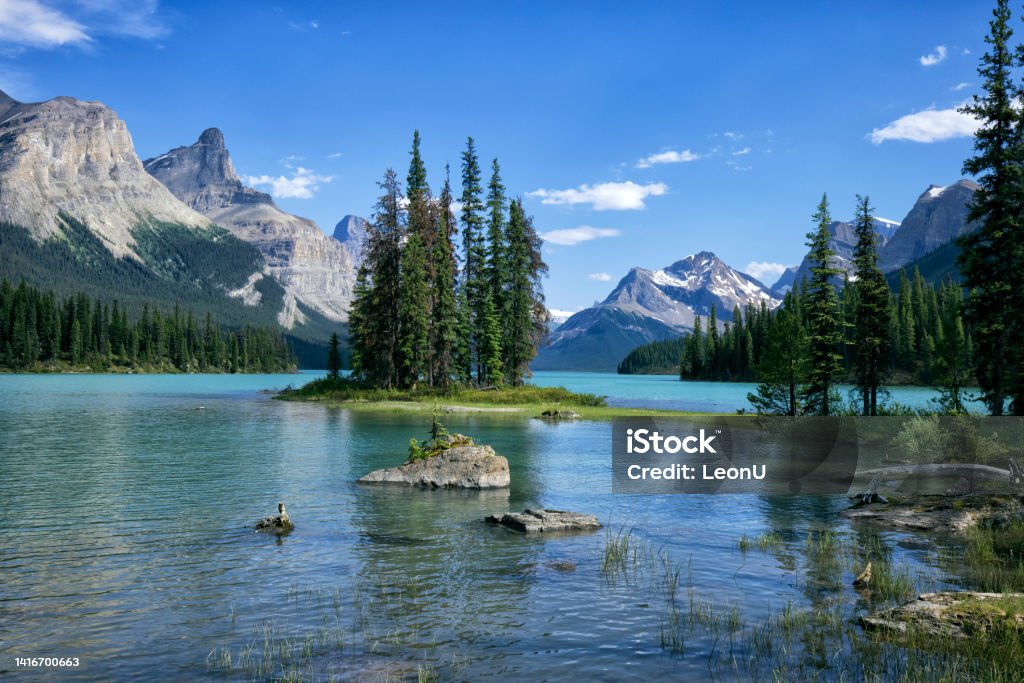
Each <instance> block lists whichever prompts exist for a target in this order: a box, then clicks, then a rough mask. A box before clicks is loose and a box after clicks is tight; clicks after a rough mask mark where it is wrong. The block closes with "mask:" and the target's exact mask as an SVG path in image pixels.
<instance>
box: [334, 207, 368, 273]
mask: <svg viewBox="0 0 1024 683" xmlns="http://www.w3.org/2000/svg"><path fill="white" fill-rule="evenodd" d="M368 228H369V223H367V221H366V219H365V218H360V217H359V216H352V215H349V216H345V217H344V218H342V219H341V220H340V221H338V224H337V225H335V226H334V239H336V240H337V241H339V242H341V245H342V246H343V247H345V251H347V252H348V255H349V258H350V259H352V263H353V265H354V266H355V267H356V268H359V264H360V263H362V261H363V244H365V242H366V231H367V229H368Z"/></svg>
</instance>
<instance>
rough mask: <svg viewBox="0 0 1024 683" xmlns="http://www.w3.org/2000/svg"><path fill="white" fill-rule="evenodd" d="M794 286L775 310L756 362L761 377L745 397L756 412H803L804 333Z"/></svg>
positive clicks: (785, 413)
mask: <svg viewBox="0 0 1024 683" xmlns="http://www.w3.org/2000/svg"><path fill="white" fill-rule="evenodd" d="M802 318H803V315H802V312H801V310H800V298H799V295H798V293H797V290H796V289H793V290H790V291H789V292H787V293H786V296H785V298H784V299H783V302H782V306H781V307H779V309H778V310H777V311H776V312H775V315H774V318H773V320H772V322H771V328H770V329H771V331H770V333H769V334H768V335H767V340H766V347H765V349H764V351H763V353H762V356H761V360H760V362H759V363H758V374H759V375H760V378H761V381H760V383H759V384H758V385H757V389H756V390H755V393H749V394H747V400H748V401H749V402H750V404H751V405H752V406H753V408H754V410H755V411H757V413H758V414H759V415H788V416H791V417H793V416H796V415H801V414H803V412H804V406H803V404H802V403H801V400H800V399H801V396H802V394H803V393H804V384H805V382H806V381H807V337H806V333H805V331H804V326H803V321H802Z"/></svg>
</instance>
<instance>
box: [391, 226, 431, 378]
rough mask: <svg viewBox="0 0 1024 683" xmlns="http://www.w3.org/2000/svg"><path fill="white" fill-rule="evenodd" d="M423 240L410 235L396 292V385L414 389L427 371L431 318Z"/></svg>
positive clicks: (403, 251)
mask: <svg viewBox="0 0 1024 683" xmlns="http://www.w3.org/2000/svg"><path fill="white" fill-rule="evenodd" d="M427 286H428V285H427V272H426V259H425V256H424V249H423V238H422V236H421V235H420V233H418V232H417V233H411V234H410V235H409V238H408V241H407V242H406V244H405V247H404V248H403V249H402V257H401V283H400V286H399V288H398V330H399V335H398V368H399V385H400V386H402V387H404V388H411V389H415V388H416V386H417V384H418V383H419V381H420V379H421V378H422V377H423V375H424V373H425V372H426V369H427V363H428V359H427V353H428V351H429V343H428V342H429V336H428V335H429V332H430V317H429V315H430V314H429V311H428V302H429V299H428V288H427Z"/></svg>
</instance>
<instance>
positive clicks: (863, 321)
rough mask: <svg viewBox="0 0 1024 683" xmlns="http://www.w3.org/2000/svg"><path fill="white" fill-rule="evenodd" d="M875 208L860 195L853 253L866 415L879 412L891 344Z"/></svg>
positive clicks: (859, 378) (858, 371)
mask: <svg viewBox="0 0 1024 683" xmlns="http://www.w3.org/2000/svg"><path fill="white" fill-rule="evenodd" d="M872 211H873V209H872V208H871V204H870V200H869V199H868V198H867V197H860V196H858V197H857V214H856V217H855V219H854V223H855V225H856V231H857V246H856V249H855V250H854V255H853V263H854V268H855V269H856V273H857V280H856V282H855V284H854V288H853V291H854V292H855V293H856V304H855V307H854V326H855V327H854V331H855V332H854V338H855V344H856V362H855V365H854V367H855V372H854V376H855V378H856V385H857V389H858V391H859V392H860V395H861V403H862V411H863V414H864V415H877V414H878V389H879V387H880V386H881V384H882V382H883V381H884V378H885V374H886V367H885V359H886V357H887V355H888V352H889V344H890V339H889V329H890V321H889V285H888V283H886V281H885V276H884V275H883V274H882V271H881V269H880V268H879V267H878V246H877V245H878V238H877V236H876V235H875V230H874V218H873V217H872V215H871V212H872ZM844 291H849V288H847V290H844Z"/></svg>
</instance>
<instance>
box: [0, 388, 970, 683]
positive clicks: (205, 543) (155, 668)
mask: <svg viewBox="0 0 1024 683" xmlns="http://www.w3.org/2000/svg"><path fill="white" fill-rule="evenodd" d="M304 379H306V378H305V377H302V378H299V377H296V376H294V375H281V376H180V375H179V376H112V375H98V376H89V375H35V376H19V375H3V376H0V474H2V478H0V524H2V525H3V528H4V530H5V531H4V534H3V536H2V537H0V577H2V581H0V674H3V673H12V672H15V671H17V673H18V674H19V675H20V676H23V677H29V678H34V677H37V678H39V679H42V680H64V679H77V680H124V679H128V678H138V679H140V680H190V679H195V678H209V679H210V680H225V679H227V680H251V679H256V680H271V679H276V678H280V677H282V676H284V675H285V674H286V673H287V672H288V671H289V668H288V667H289V666H292V667H298V668H299V670H300V672H301V674H302V676H303V677H304V680H310V679H325V680H326V679H329V678H331V677H335V678H340V679H345V680H348V679H353V680H402V679H405V678H412V679H413V680H415V678H416V675H417V671H419V670H429V671H432V672H436V673H437V675H438V676H439V677H440V678H441V679H442V680H474V681H475V680H481V679H490V680H530V681H532V680H542V679H544V680H566V679H570V678H574V679H582V680H624V679H632V680H651V679H656V678H665V677H671V678H673V679H677V680H678V679H682V680H704V679H706V678H707V676H708V664H707V661H708V656H709V653H711V652H714V651H716V648H718V644H717V643H716V642H715V641H714V639H713V638H712V637H711V636H710V635H707V634H701V633H700V632H697V633H694V634H691V635H690V636H688V638H689V640H688V641H687V648H686V654H685V655H682V656H680V655H679V654H678V653H677V654H672V653H670V652H666V650H665V649H664V648H663V646H662V642H661V633H662V629H663V627H664V625H665V619H666V612H665V609H664V602H665V598H664V596H663V595H661V594H660V593H659V592H658V590H656V588H652V586H653V585H654V584H657V583H658V581H657V580H653V582H652V581H648V580H644V579H642V578H639V577H637V576H635V575H633V576H631V577H630V576H626V577H619V578H616V577H615V576H613V575H610V574H609V573H608V572H607V571H605V570H604V569H603V568H602V557H603V550H604V545H605V538H606V536H605V533H604V532H599V533H594V534H584V535H576V536H567V537H540V538H538V537H527V536H524V535H518V534H515V533H512V532H507V531H505V530H502V529H500V528H495V527H490V526H487V525H485V524H484V523H483V522H482V518H483V517H484V516H485V515H487V514H490V513H497V512H505V511H509V510H522V509H523V508H524V507H526V506H534V505H543V506H548V507H555V508H567V509H572V510H579V511H583V512H589V513H593V514H596V515H597V516H598V517H599V519H601V520H602V522H604V523H606V525H607V526H608V528H610V529H612V530H615V531H618V530H620V529H633V530H634V531H633V533H634V535H635V537H636V538H637V539H642V540H643V541H645V542H649V543H650V544H651V547H656V548H659V549H661V551H662V552H663V553H665V554H666V556H668V557H670V558H671V560H672V562H674V563H678V564H679V565H681V566H683V567H685V570H684V573H683V575H684V579H682V581H684V582H685V585H686V586H688V590H689V591H690V595H691V596H694V595H696V596H697V599H699V600H706V601H708V603H709V604H713V605H715V606H717V607H718V608H721V609H731V608H733V607H735V608H736V609H737V610H739V611H740V612H742V615H743V618H744V620H746V622H747V623H754V622H756V621H757V620H759V619H763V618H765V617H766V616H767V615H768V614H769V613H770V612H773V611H778V610H781V609H783V608H784V607H785V606H786V605H787V604H789V603H793V604H795V605H797V606H810V605H815V604H818V603H819V602H820V600H821V588H820V585H819V583H818V582H816V581H814V580H811V579H812V578H813V577H814V576H815V574H814V572H815V571H816V570H815V568H814V565H813V563H811V562H809V560H808V559H807V557H806V556H805V555H804V553H803V550H802V548H803V541H804V538H805V537H806V534H807V532H808V530H810V529H830V530H834V531H836V532H837V533H841V534H847V533H852V530H851V529H850V527H849V526H848V525H847V523H846V522H843V521H841V520H840V518H838V517H837V515H836V512H837V511H838V510H839V509H840V508H842V507H844V506H846V505H847V502H846V501H845V500H843V499H837V498H811V497H803V498H774V499H773V498H767V497H758V496H718V497H714V496H687V495H674V496H644V497H639V496H622V495H614V494H612V493H611V477H610V471H609V464H610V438H611V433H610V426H609V425H608V424H607V423H596V422H579V423H574V424H550V423H545V422H541V421H538V420H532V419H526V418H523V417H519V416H472V415H452V416H450V419H449V420H448V422H449V425H448V426H449V428H450V429H452V430H453V431H460V432H464V433H468V434H471V435H473V436H474V437H475V438H476V439H477V440H478V441H481V442H485V443H490V444H492V445H493V446H494V448H495V449H496V451H497V452H498V453H500V454H502V455H505V456H506V457H508V459H509V462H510V468H511V474H512V486H511V489H510V490H509V491H500V492H483V493H481V492H475V493H474V492H465V493H463V492H445V491H407V490H395V489H382V488H367V487H362V486H358V485H356V484H355V483H354V481H355V479H356V478H358V477H359V476H361V475H362V474H364V473H366V472H367V471H369V470H371V469H375V468H377V467H381V466H387V465H391V464H396V463H397V462H399V461H401V460H402V459H404V457H405V452H406V447H407V444H408V440H409V437H410V436H412V435H418V436H421V437H422V436H424V432H425V431H426V427H427V425H426V424H424V422H423V418H422V416H412V415H402V414H386V415H384V414H369V413H353V412H349V411H347V410H344V409H331V408H324V407H323V406H319V405H310V404H297V403H286V402H280V401H274V400H271V398H270V396H268V395H267V394H265V393H261V390H263V389H272V388H281V387H284V386H287V385H288V384H297V383H299V380H304ZM563 380H564V381H566V383H567V384H569V385H570V387H572V388H574V389H579V390H588V391H589V390H596V391H598V393H605V394H609V395H612V396H614V398H615V400H616V401H619V400H622V401H625V400H631V399H633V398H643V399H644V400H652V401H661V402H665V403H666V404H668V402H673V401H679V402H680V405H681V406H683V407H691V406H695V405H702V404H701V402H705V401H713V402H716V403H715V405H725V404H726V403H728V402H729V401H730V400H732V399H730V398H729V396H733V397H735V396H736V395H738V392H740V391H742V390H741V389H740V388H739V387H738V386H736V385H729V386H727V387H724V388H723V387H705V386H703V385H695V384H682V383H678V382H669V381H667V380H664V379H662V378H636V377H629V378H616V377H615V376H606V377H605V380H604V383H603V384H598V382H599V381H600V380H599V378H596V377H594V376H591V375H578V374H574V375H571V376H570V375H565V376H561V375H556V374H555V373H545V374H543V375H541V374H539V375H538V377H537V381H538V382H545V383H547V382H556V381H557V382H561V381H563ZM609 382H611V383H609ZM698 386H699V395H698V396H690V395H689V392H691V391H693V389H694V388H695V387H698ZM719 390H721V392H724V393H715V392H716V391H719ZM691 401H692V402H693V403H690V402H691ZM200 408H202V409H200ZM279 500H283V501H285V502H286V503H287V504H288V509H289V511H290V513H291V515H292V518H293V520H294V521H295V522H296V525H297V528H296V530H295V531H294V532H293V533H292V534H291V535H289V536H287V537H285V538H281V539H276V538H272V537H267V536H265V535H260V534H256V533H253V532H252V525H253V523H254V522H255V520H256V519H258V518H260V517H262V516H264V515H265V514H269V513H270V512H271V511H272V510H273V509H274V507H275V505H276V503H277V502H278V501H279ZM768 531H772V532H775V533H777V534H779V535H780V536H781V537H782V538H783V539H784V542H783V543H782V544H781V545H780V546H778V547H777V548H775V549H773V550H772V551H771V552H765V553H759V552H754V553H747V554H742V553H740V552H739V551H738V549H737V540H738V539H739V537H740V536H741V535H743V534H748V535H750V536H757V535H759V534H761V533H763V532H768ZM858 533H859V532H858ZM881 543H882V544H883V545H884V547H885V548H886V552H888V553H890V554H891V556H892V557H893V558H894V559H896V560H899V561H901V562H905V563H907V564H908V566H910V567H911V568H913V569H914V571H917V572H922V573H923V574H926V575H928V576H930V577H932V580H934V582H935V584H936V585H937V586H938V585H945V584H946V582H948V581H950V580H952V579H949V578H948V577H944V576H943V575H942V573H941V571H939V570H938V569H937V568H936V566H935V563H934V562H933V560H932V558H933V550H934V548H932V547H931V546H929V545H928V544H927V543H922V542H920V541H917V540H914V539H911V538H909V537H907V536H904V535H900V534H890V533H884V534H882V536H881ZM560 563H574V564H575V569H572V570H568V571H567V570H565V568H566V567H567V566H568V565H566V564H560ZM836 571H841V572H842V573H841V574H840V575H837V576H835V577H833V579H832V580H833V582H836V583H838V584H839V585H848V584H849V580H850V579H851V578H852V576H850V575H849V571H847V570H836ZM649 578H650V577H649ZM843 595H844V596H845V597H844V598H843V599H844V600H845V601H846V602H845V603H844V604H848V605H850V606H851V609H852V606H853V605H854V604H855V601H856V600H857V599H858V598H857V596H856V595H855V594H853V593H852V591H849V590H848V591H847V592H846V593H843ZM268 644H269V647H270V649H272V650H274V651H275V652H277V653H280V652H288V653H292V659H291V660H288V662H290V663H288V662H285V661H284V660H283V659H282V658H281V656H280V654H278V655H277V656H270V657H268V658H267V659H266V660H265V661H267V662H269V666H270V667H271V670H270V671H261V670H259V669H254V668H253V664H252V663H253V662H254V661H262V659H261V658H262V657H263V656H264V653H265V652H269V650H267V647H268ZM225 653H226V654H227V655H229V656H230V659H231V665H230V667H229V666H227V665H226V664H225ZM303 653H305V654H303ZM16 657H77V658H79V660H80V666H79V667H78V668H73V669H65V670H61V671H55V670H52V669H48V670H44V669H37V670H33V671H26V670H19V668H18V667H17V666H16V661H15V658H16Z"/></svg>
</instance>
